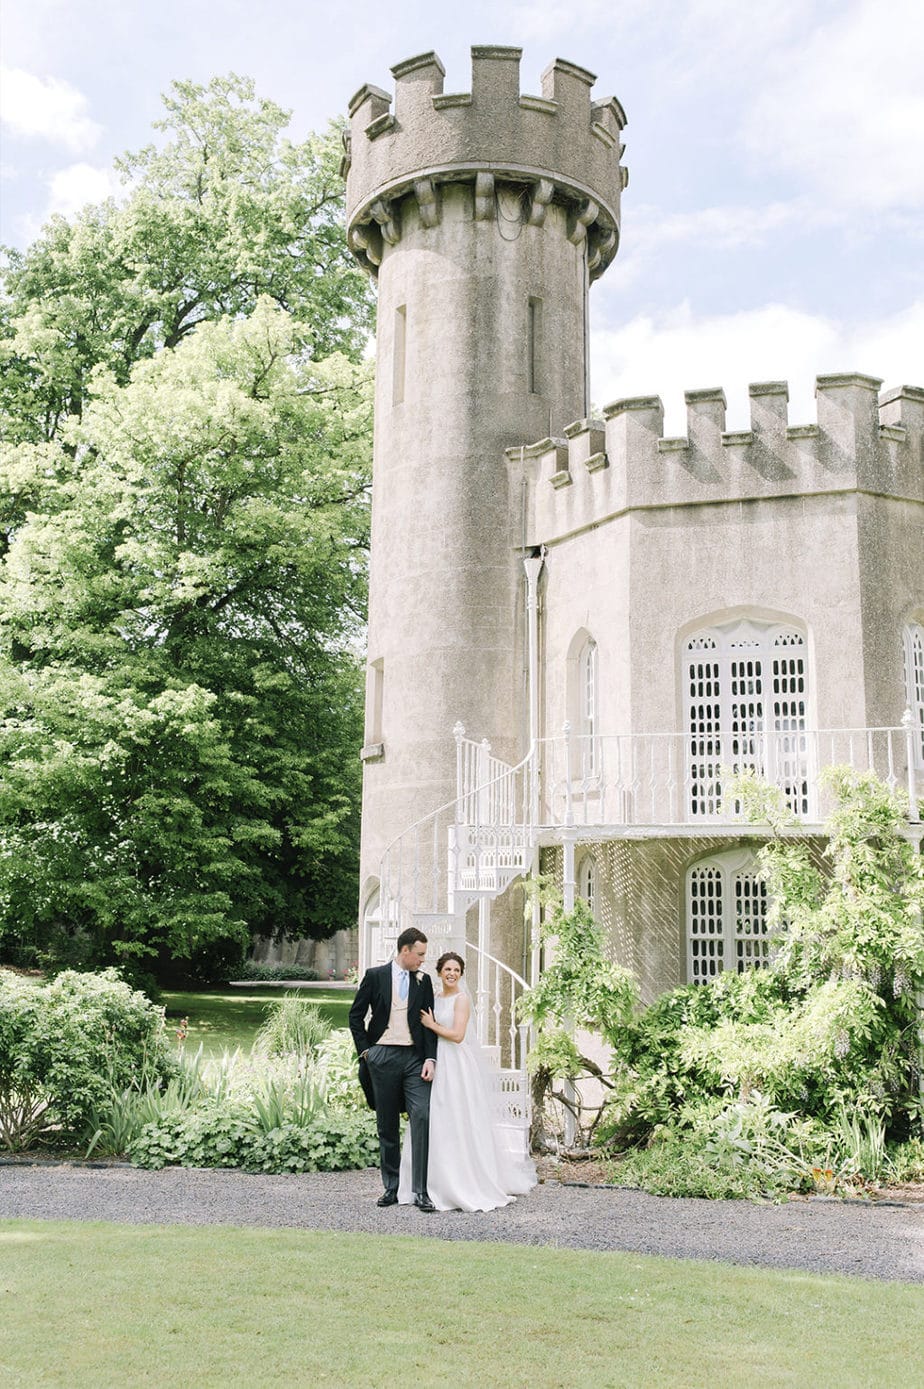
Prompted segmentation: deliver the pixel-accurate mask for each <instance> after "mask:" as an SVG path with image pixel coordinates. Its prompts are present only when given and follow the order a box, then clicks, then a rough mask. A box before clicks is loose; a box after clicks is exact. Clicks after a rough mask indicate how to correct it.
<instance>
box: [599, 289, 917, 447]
mask: <svg viewBox="0 0 924 1389" xmlns="http://www.w3.org/2000/svg"><path fill="white" fill-rule="evenodd" d="M922 341H924V300H922V301H921V302H920V303H917V304H914V305H912V306H911V307H910V308H909V309H907V310H904V311H903V312H901V313H898V314H895V315H892V316H890V317H888V318H883V319H880V320H878V321H876V322H873V323H868V324H853V325H842V324H839V323H837V322H835V321H833V320H831V319H828V318H824V317H822V316H820V315H814V314H809V313H803V312H801V311H799V310H798V309H793V308H790V307H788V306H786V305H784V304H767V305H764V306H763V307H761V308H758V309H750V310H747V311H744V312H741V313H735V314H724V315H719V316H715V317H702V318H696V317H695V316H694V314H693V313H692V311H691V310H690V307H689V305H688V304H686V303H684V304H681V305H679V306H677V307H676V308H675V309H673V310H671V311H670V312H669V313H666V314H662V315H657V316H655V315H650V314H640V315H638V316H637V317H636V318H634V319H632V320H631V321H630V322H629V323H627V324H626V325H625V326H624V327H622V328H619V329H616V330H612V329H604V330H602V331H600V332H595V333H592V334H591V361H592V363H593V366H594V378H593V398H594V400H595V401H596V402H597V404H598V405H604V404H606V403H607V402H609V401H611V400H619V399H622V398H624V397H627V396H633V395H659V396H660V397H661V399H662V400H663V402H664V408H665V432H666V433H668V434H684V433H686V412H685V407H684V402H683V393H684V391H687V390H695V389H698V388H700V387H705V386H721V387H722V388H723V389H724V391H725V395H726V398H727V400H728V418H727V422H726V424H727V428H729V429H746V428H747V427H748V424H749V419H750V411H749V406H748V389H747V388H748V384H749V383H750V382H751V381H771V380H772V381H777V380H780V381H788V382H789V418H790V422H791V423H794V424H807V423H811V422H812V421H813V420H814V418H815V405H814V388H815V377H816V376H817V375H825V374H828V373H834V372H839V371H861V372H865V373H867V374H868V375H870V376H879V377H882V378H884V380H885V383H886V385H895V384H902V383H905V384H912V385H916V384H924V362H922V353H921V343H922Z"/></svg>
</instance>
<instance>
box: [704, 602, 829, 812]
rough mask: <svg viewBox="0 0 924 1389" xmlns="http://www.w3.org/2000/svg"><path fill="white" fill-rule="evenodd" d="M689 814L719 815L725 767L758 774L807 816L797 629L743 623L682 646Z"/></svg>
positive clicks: (804, 682) (802, 652) (803, 659)
mask: <svg viewBox="0 0 924 1389" xmlns="http://www.w3.org/2000/svg"><path fill="white" fill-rule="evenodd" d="M683 682H684V717H685V723H686V730H687V785H688V792H687V796H688V800H687V803H688V807H689V813H690V815H691V817H693V818H696V819H700V818H703V819H708V818H711V817H715V816H718V815H720V814H721V813H722V777H721V773H722V769H723V768H726V769H730V770H731V772H732V773H733V774H734V773H737V772H742V771H754V772H756V773H757V774H758V775H759V776H763V777H766V779H767V780H768V781H771V782H773V783H774V784H775V785H777V786H779V787H780V788H781V790H782V791H783V793H784V795H785V797H786V801H787V804H788V805H789V807H790V809H791V810H793V811H794V812H795V813H796V814H797V815H802V816H805V815H808V812H809V780H808V748H807V739H806V736H805V731H806V728H807V723H808V660H807V653H806V645H805V637H804V636H803V635H802V633H801V632H799V631H798V630H797V629H796V628H795V627H791V626H788V625H781V624H779V623H769V622H759V621H757V620H753V619H743V620H740V621H736V622H730V623H727V624H725V625H722V626H717V627H710V628H708V629H706V630H704V631H700V632H696V633H694V634H693V636H691V637H688V638H687V639H686V641H685V642H684V645H683Z"/></svg>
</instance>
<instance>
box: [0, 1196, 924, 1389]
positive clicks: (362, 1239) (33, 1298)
mask: <svg viewBox="0 0 924 1389" xmlns="http://www.w3.org/2000/svg"><path fill="white" fill-rule="evenodd" d="M0 1270H2V1272H0V1293H2V1294H3V1295H4V1300H3V1308H4V1311H3V1333H2V1337H0V1382H2V1383H10V1384H28V1385H30V1386H32V1385H36V1386H38V1385H68V1386H83V1385H87V1386H90V1385H92V1386H93V1387H94V1389H104V1387H105V1386H108V1385H112V1386H119V1389H122V1386H125V1385H135V1384H152V1385H163V1384H178V1385H180V1384H183V1385H185V1384H189V1385H196V1386H199V1387H200V1389H201V1386H223V1387H224V1386H236V1385H248V1386H249V1385H256V1386H259V1385H270V1384H280V1385H282V1384H286V1385H295V1386H302V1385H306V1386H312V1389H315V1386H317V1387H318V1389H320V1387H321V1386H337V1389H347V1387H348V1386H354V1385H356V1386H363V1389H376V1386H386V1385H387V1386H391V1385H414V1386H420V1389H429V1386H434V1389H435V1386H440V1387H441V1389H443V1386H446V1385H452V1386H454V1389H455V1387H456V1386H469V1385H472V1386H475V1385H477V1386H479V1389H485V1386H490V1389H504V1387H505V1386H517V1389H519V1386H529V1387H530V1389H553V1386H554V1387H555V1389H584V1386H588V1389H598V1386H601V1389H602V1386H617V1385H625V1386H633V1389H636V1387H637V1386H643V1387H644V1389H658V1386H668V1385H669V1386H672V1387H676V1386H684V1389H697V1386H710V1389H715V1387H716V1386H724V1385H734V1386H735V1387H736V1389H742V1386H744V1387H746V1386H751V1385H798V1386H811V1389H829V1387H830V1389H833V1386H837V1389H851V1386H861V1385H862V1386H867V1389H868V1386H871V1385H899V1384H901V1385H908V1386H910V1385H913V1384H915V1385H917V1384H921V1383H922V1382H924V1352H922V1341H921V1336H920V1328H921V1324H922V1317H924V1289H922V1288H920V1287H915V1286H910V1285H908V1284H896V1283H874V1282H865V1281H861V1280H860V1279H851V1278H841V1277H830V1278H827V1277H820V1276H817V1275H812V1274H806V1273H794V1272H777V1271H768V1270H764V1269H749V1268H733V1267H730V1266H728V1265H723V1264H712V1263H692V1262H679V1261H674V1260H667V1259H655V1258H646V1257H643V1256H640V1255H633V1254H612V1253H589V1252H577V1251H572V1250H560V1249H553V1248H544V1247H543V1248H525V1247H521V1246H513V1245H497V1244H463V1243H453V1242H448V1241H447V1242H443V1241H441V1240H431V1239H410V1238H401V1237H386V1236H382V1237H376V1236H366V1235H336V1234H320V1233H313V1232H309V1231H296V1230H235V1229H222V1228H215V1227H211V1228H210V1227H204V1228H190V1227H181V1228H173V1227H162V1226H135V1227H132V1226H123V1225H103V1224H95V1225H92V1224H77V1223H63V1222H62V1223H58V1222H54V1223H52V1222H49V1223H44V1222H40V1221H5V1222H0ZM376 1270H379V1272H378V1273H377V1272H376Z"/></svg>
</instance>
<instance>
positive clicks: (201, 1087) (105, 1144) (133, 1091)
mask: <svg viewBox="0 0 924 1389" xmlns="http://www.w3.org/2000/svg"><path fill="white" fill-rule="evenodd" d="M201 1060H202V1048H201V1047H200V1048H199V1051H198V1052H197V1053H196V1055H195V1056H193V1057H187V1056H183V1055H181V1056H180V1058H179V1060H178V1062H177V1063H176V1064H177V1071H176V1074H175V1075H173V1076H172V1077H171V1078H170V1080H168V1081H167V1083H166V1085H164V1084H162V1083H160V1082H154V1083H151V1082H150V1081H147V1080H145V1079H144V1078H140V1079H139V1081H138V1083H137V1084H135V1085H131V1086H127V1087H126V1088H125V1089H124V1090H121V1091H120V1090H116V1089H113V1090H112V1091H110V1094H109V1096H108V1097H107V1099H106V1100H105V1101H104V1102H103V1103H102V1104H100V1105H98V1106H94V1108H93V1109H92V1110H91V1111H90V1115H89V1118H88V1120H87V1125H86V1129H85V1132H84V1137H83V1142H84V1143H85V1144H86V1145H87V1150H86V1156H87V1157H90V1156H91V1155H92V1154H93V1153H97V1154H99V1155H100V1156H103V1157H120V1156H121V1155H122V1154H123V1153H126V1152H128V1149H129V1148H130V1147H131V1145H132V1143H133V1142H134V1140H135V1139H136V1138H137V1137H138V1136H139V1135H140V1133H141V1131H142V1129H143V1128H144V1127H145V1125H146V1124H159V1123H162V1122H163V1121H164V1120H165V1119H166V1118H167V1117H168V1116H173V1115H176V1114H185V1113H186V1112H187V1111H188V1110H190V1109H192V1108H193V1107H194V1106H195V1105H196V1104H197V1103H198V1102H199V1101H200V1100H202V1099H203V1098H204V1097H205V1096H206V1094H207V1093H208V1092H207V1089H206V1086H205V1082H204V1079H203V1076H202V1074H201V1071H200V1066H201Z"/></svg>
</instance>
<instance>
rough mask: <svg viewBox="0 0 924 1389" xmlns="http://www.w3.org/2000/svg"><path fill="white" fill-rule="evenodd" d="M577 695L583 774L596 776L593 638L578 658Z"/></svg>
mask: <svg viewBox="0 0 924 1389" xmlns="http://www.w3.org/2000/svg"><path fill="white" fill-rule="evenodd" d="M577 693H578V727H577V732H578V734H579V735H580V743H579V747H580V765H581V773H582V775H584V776H595V775H596V773H597V770H598V763H599V760H600V753H599V749H598V747H597V643H596V642H595V641H594V639H593V637H588V639H587V641H586V642H585V643H584V645H583V646H582V647H581V654H580V656H579V657H578V691H577Z"/></svg>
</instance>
